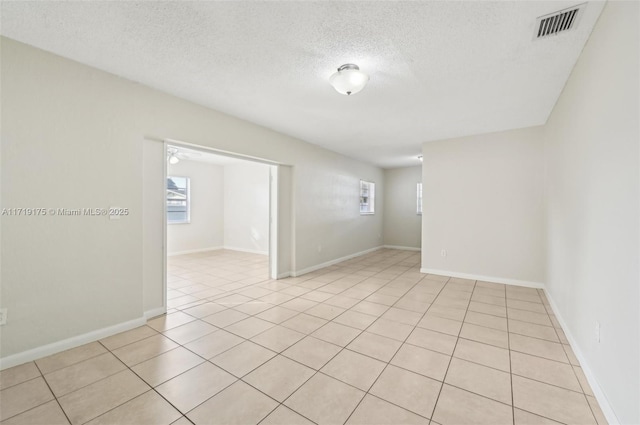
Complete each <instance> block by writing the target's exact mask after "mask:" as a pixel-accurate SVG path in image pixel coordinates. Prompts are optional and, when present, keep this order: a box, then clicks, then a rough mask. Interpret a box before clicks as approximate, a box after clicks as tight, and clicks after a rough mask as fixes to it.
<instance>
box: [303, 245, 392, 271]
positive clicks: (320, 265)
mask: <svg viewBox="0 0 640 425" xmlns="http://www.w3.org/2000/svg"><path fill="white" fill-rule="evenodd" d="M382 248H383V246H382V245H380V246H376V247H375V248H371V249H366V250H364V251H360V252H356V253H355V254H349V255H345V256H344V257H340V258H336V259H335V260H331V261H327V262H324V263H322V264H316V265H315V266H311V267H307V268H306V269H302V270H294V271H292V272H291V276H293V277H298V276H302V275H303V274H307V273H311V272H313V271H316V270H320V269H323V268H325V267H329V266H333V265H334V264H338V263H342V262H343V261H347V260H350V259H352V258H355V257H360V256H361V255H365V254H368V253H370V252H373V251H377V250H379V249H382Z"/></svg>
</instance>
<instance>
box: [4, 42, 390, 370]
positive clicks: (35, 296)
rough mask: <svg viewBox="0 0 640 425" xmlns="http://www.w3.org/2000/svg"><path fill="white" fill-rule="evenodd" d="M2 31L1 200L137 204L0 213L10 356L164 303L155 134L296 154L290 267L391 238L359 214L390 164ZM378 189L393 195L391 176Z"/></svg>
mask: <svg viewBox="0 0 640 425" xmlns="http://www.w3.org/2000/svg"><path fill="white" fill-rule="evenodd" d="M0 40H1V43H2V46H1V55H2V57H1V67H2V68H1V77H0V78H1V81H0V83H1V86H2V93H1V107H2V116H1V120H2V122H1V132H2V133H1V137H2V155H1V158H2V164H1V165H2V171H1V173H2V176H1V179H0V180H1V182H2V202H3V207H14V208H18V207H29V206H42V207H66V208H73V207H109V206H119V207H127V208H129V209H130V211H131V213H130V215H129V216H128V217H126V218H123V219H121V220H108V219H106V218H95V217H51V216H48V217H44V218H43V217H3V218H2V224H1V226H2V231H1V236H2V241H1V243H2V247H1V249H2V269H1V273H2V275H1V278H2V286H1V293H0V296H1V299H2V301H1V304H2V305H1V306H2V307H7V308H8V309H9V321H8V323H7V325H5V326H3V327H2V328H1V332H2V346H1V347H0V356H1V357H2V358H3V359H4V360H3V363H2V365H3V367H6V365H9V364H11V362H16V361H19V360H20V359H22V360H24V359H28V357H29V355H33V352H31V354H29V353H28V352H27V353H26V354H25V353H24V352H26V351H27V350H31V349H36V348H38V347H42V346H43V345H45V344H54V347H53V348H52V349H55V348H56V347H57V348H58V349H59V348H60V347H62V346H64V344H72V343H75V342H77V341H79V340H73V341H75V342H73V341H71V342H69V338H73V337H79V336H82V335H89V336H90V335H95V334H91V332H95V331H98V330H101V329H106V328H108V327H110V326H115V325H120V324H123V323H126V322H127V321H131V320H134V319H136V320H137V319H139V318H141V317H142V315H143V312H144V311H149V310H154V309H157V308H161V307H162V305H161V304H160V305H156V304H155V303H153V302H151V301H148V300H147V299H146V298H145V296H146V294H148V293H150V292H151V289H152V288H155V287H157V285H161V282H157V281H156V280H157V277H156V276H154V274H153V273H152V271H153V270H158V269H161V268H162V262H163V258H162V255H161V252H162V246H161V245H160V246H159V245H158V241H157V238H154V237H152V236H153V234H154V233H155V234H157V233H158V232H162V226H163V225H164V224H163V223H162V222H161V221H158V220H157V217H156V216H154V215H153V214H154V213H153V212H152V211H155V209H156V207H155V204H154V200H155V199H156V198H157V197H158V196H159V195H158V192H157V191H154V192H153V193H152V194H150V195H149V196H147V195H146V191H148V190H153V189H152V188H151V184H150V183H149V184H147V183H148V182H150V181H152V180H153V177H154V176H151V175H149V176H148V175H147V173H152V174H154V175H157V174H158V173H159V167H155V166H151V165H149V162H151V161H145V166H144V167H143V140H144V138H145V137H146V136H149V137H154V138H158V139H164V138H169V139H174V140H181V141H184V142H189V143H193V144H197V145H203V146H208V147H212V148H216V149H220V150H225V151H230V152H237V153H240V154H245V155H250V156H254V157H259V158H265V159H269V160H273V161H275V162H279V163H282V164H288V165H290V166H291V168H289V169H288V170H291V171H292V173H291V174H292V175H291V178H288V177H289V176H287V178H286V179H283V182H287V183H288V184H292V187H293V189H292V193H290V194H289V193H285V195H287V196H286V197H287V198H288V199H291V200H293V202H294V205H295V206H294V207H293V211H292V217H291V220H289V223H294V226H295V227H294V228H293V229H291V230H290V231H289V233H290V234H291V240H290V241H287V242H288V243H290V245H291V246H290V247H285V250H290V252H291V258H290V260H291V263H292V264H293V267H295V268H294V270H293V271H294V272H295V271H296V270H298V271H299V270H304V269H310V268H313V267H316V266H318V265H319V264H322V263H323V262H327V261H332V260H335V259H338V258H341V257H345V256H348V255H352V254H354V253H357V252H361V251H365V250H368V249H372V248H375V247H377V246H379V245H381V244H382V214H381V213H380V214H376V215H375V216H370V217H361V216H360V215H359V213H358V188H359V179H361V178H362V179H366V180H371V181H376V182H382V177H383V172H382V170H381V169H379V168H377V167H374V166H372V165H369V164H365V163H362V162H358V161H355V160H352V159H349V158H346V157H344V156H341V155H339V154H336V153H334V152H330V151H327V150H325V149H321V148H319V147H317V146H314V145H311V144H308V143H305V142H302V141H300V140H298V139H295V138H293V137H289V136H285V135H283V134H280V133H277V132H274V131H271V130H268V129H266V128H264V127H260V126H257V125H254V124H251V123H248V122H246V121H243V120H240V119H237V118H233V117H230V116H228V115H225V114H222V113H219V112H216V111H213V110H211V109H208V108H204V107H201V106H198V105H195V104H193V103H190V102H187V101H185V100H181V99H178V98H176V97H173V96H170V95H167V94H164V93H162V92H159V91H156V90H153V89H150V88H148V87H144V86H142V85H140V84H136V83H133V82H130V81H127V80H124V79H122V78H119V77H117V76H114V75H111V74H108V73H105V72H102V71H99V70H96V69H94V68H91V67H87V66H84V65H81V64H78V63H77V62H73V61H70V60H67V59H64V58H61V57H59V56H56V55H53V54H50V53H47V52H44V51H41V50H38V49H35V48H32V47H29V46H26V45H24V44H21V43H18V42H15V41H12V40H9V39H7V38H1V39H0ZM145 153H148V154H150V155H156V154H157V150H156V149H154V148H150V149H145ZM147 165H149V166H147ZM143 176H144V178H145V184H144V185H143ZM377 191H378V202H383V184H379V185H378V186H377ZM283 199H284V198H283ZM143 200H144V203H143ZM143 208H144V209H143ZM286 212H288V211H286ZM152 223H155V224H156V226H157V230H156V231H155V232H154V231H153V229H152V228H151V227H152V226H151V224H152ZM283 224H284V223H283ZM280 227H282V226H280ZM143 230H144V232H143ZM283 243H284V242H283ZM318 245H321V246H322V250H321V251H320V252H318V250H317V246H318ZM285 260H286V259H285V258H279V261H282V262H283V263H284V262H285ZM143 270H144V272H143ZM156 295H157V294H156ZM156 298H157V297H156ZM51 317H55V318H56V320H55V321H52V320H51ZM131 323H133V322H131ZM89 336H87V338H88V337H89ZM61 341H63V343H61ZM65 341H66V342H65ZM55 344H58V345H55ZM60 344H62V345H60ZM20 353H22V354H20ZM40 353H42V352H40ZM12 355H14V356H13V357H11V358H9V359H7V356H12Z"/></svg>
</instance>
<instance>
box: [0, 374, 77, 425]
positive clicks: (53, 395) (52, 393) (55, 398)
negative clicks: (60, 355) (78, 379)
mask: <svg viewBox="0 0 640 425" xmlns="http://www.w3.org/2000/svg"><path fill="white" fill-rule="evenodd" d="M33 364H34V365H35V367H36V369H38V372H39V373H40V376H36V377H35V378H32V379H28V380H26V381H23V382H21V383H20V384H23V383H24V382H30V381H33V380H34V379H38V378H42V380H43V381H44V383H45V385H46V386H47V389H48V390H49V392H50V393H51V396H52V397H53V400H55V401H56V404H57V405H58V407H60V410H61V411H62V414H63V415H64V417H65V418H67V421H68V422H69V423H70V424H71V423H72V422H71V419H70V418H69V416H68V415H67V412H65V410H64V409H63V408H62V405H61V404H60V400H58V397H57V396H56V394H55V393H54V392H53V390H52V389H51V386H50V385H49V382H48V381H47V379H46V378H45V377H44V374H43V373H42V370H41V369H40V366H38V364H37V363H36V362H35V361H34V362H33ZM58 370H60V369H58ZM20 384H16V385H20ZM13 386H15V385H12V386H11V387H13ZM11 387H7V388H11ZM7 388H4V389H3V390H2V391H4V390H6V389H7ZM53 400H47V401H45V402H44V403H42V404H39V405H37V406H33V407H31V408H29V409H27V410H25V411H24V412H20V413H17V414H15V415H13V416H10V417H8V418H4V419H3V420H2V422H4V421H6V420H9V419H11V418H15V417H16V416H18V415H22V414H23V413H27V412H29V411H31V410H33V409H37V408H38V407H40V406H44V405H45V404H47V403H49V402H51V401H53Z"/></svg>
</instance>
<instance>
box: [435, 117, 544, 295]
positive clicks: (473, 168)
mask: <svg viewBox="0 0 640 425" xmlns="http://www.w3.org/2000/svg"><path fill="white" fill-rule="evenodd" d="M422 155H423V165H422V170H423V171H422V173H423V174H422V182H423V215H422V267H423V269H424V271H429V272H433V273H443V274H448V275H458V276H463V275H470V276H472V277H476V278H479V279H483V280H491V281H494V282H505V283H506V282H510V283H524V284H527V283H528V284H538V285H542V283H543V282H544V278H545V257H544V252H545V251H544V243H545V241H544V233H545V232H544V229H545V227H544V226H545V223H544V202H543V142H542V128H540V127H535V128H528V129H522V130H513V131H505V132H500V133H491V134H485V135H480V136H471V137H463V138H458V139H450V140H443V141H438V142H428V143H425V144H423V147H422ZM442 250H446V254H447V255H446V257H443V256H442V255H441V251H442Z"/></svg>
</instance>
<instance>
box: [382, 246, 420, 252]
mask: <svg viewBox="0 0 640 425" xmlns="http://www.w3.org/2000/svg"><path fill="white" fill-rule="evenodd" d="M383 248H388V249H400V250H402V251H422V249H421V248H416V247H413V246H400V245H383Z"/></svg>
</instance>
